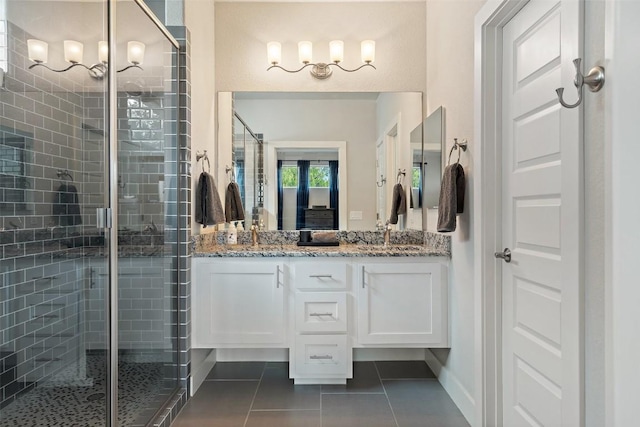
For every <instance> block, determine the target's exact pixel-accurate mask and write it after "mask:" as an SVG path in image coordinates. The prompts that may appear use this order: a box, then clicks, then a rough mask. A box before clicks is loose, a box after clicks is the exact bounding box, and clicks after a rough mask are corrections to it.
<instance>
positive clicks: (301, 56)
mask: <svg viewBox="0 0 640 427" xmlns="http://www.w3.org/2000/svg"><path fill="white" fill-rule="evenodd" d="M312 56H313V44H312V43H311V42H308V41H302V42H299V43H298V60H299V61H300V62H302V63H303V64H308V63H309V62H311V58H312Z"/></svg>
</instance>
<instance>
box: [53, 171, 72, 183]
mask: <svg viewBox="0 0 640 427" xmlns="http://www.w3.org/2000/svg"><path fill="white" fill-rule="evenodd" d="M56 175H57V176H58V178H69V180H70V181H73V176H71V174H70V173H69V171H68V170H66V169H65V170H62V169H60V170H59V171H58V172H56Z"/></svg>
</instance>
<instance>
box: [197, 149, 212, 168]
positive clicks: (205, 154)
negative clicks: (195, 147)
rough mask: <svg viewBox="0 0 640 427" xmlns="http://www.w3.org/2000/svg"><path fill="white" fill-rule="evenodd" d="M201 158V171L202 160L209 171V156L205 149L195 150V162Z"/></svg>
mask: <svg viewBox="0 0 640 427" xmlns="http://www.w3.org/2000/svg"><path fill="white" fill-rule="evenodd" d="M200 160H202V171H203V172H204V161H205V160H206V161H207V172H211V163H210V162H209V156H208V155H207V150H204V152H203V153H200V152H198V151H196V163H198V162H199V161H200Z"/></svg>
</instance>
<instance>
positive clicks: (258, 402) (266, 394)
mask: <svg viewBox="0 0 640 427" xmlns="http://www.w3.org/2000/svg"><path fill="white" fill-rule="evenodd" d="M288 373H289V370H288V365H287V363H274V362H268V363H265V362H220V363H217V364H216V366H215V367H214V368H213V370H212V371H211V372H210V373H209V375H208V376H207V379H206V381H205V382H204V383H203V384H202V386H201V387H200V389H199V390H198V392H197V393H196V395H195V396H193V397H192V398H191V399H190V400H189V402H188V403H187V405H185V407H184V408H183V410H182V412H181V413H180V415H178V417H177V419H176V421H174V423H173V424H172V427H467V426H469V424H468V423H467V421H466V420H465V418H464V417H463V416H462V414H461V413H460V411H459V410H458V408H457V407H456V406H455V404H454V403H453V401H452V400H451V398H450V397H449V396H448V395H447V393H446V392H445V391H444V389H443V388H442V386H441V385H440V383H438V381H437V380H436V379H435V375H434V374H433V372H431V370H430V369H429V368H428V366H427V365H426V364H425V363H424V362H420V361H408V362H355V363H354V375H353V379H352V380H348V382H347V385H343V386H338V385H333V386H324V385H323V386H313V385H304V386H302V385H294V384H293V381H292V380H290V379H289V378H288Z"/></svg>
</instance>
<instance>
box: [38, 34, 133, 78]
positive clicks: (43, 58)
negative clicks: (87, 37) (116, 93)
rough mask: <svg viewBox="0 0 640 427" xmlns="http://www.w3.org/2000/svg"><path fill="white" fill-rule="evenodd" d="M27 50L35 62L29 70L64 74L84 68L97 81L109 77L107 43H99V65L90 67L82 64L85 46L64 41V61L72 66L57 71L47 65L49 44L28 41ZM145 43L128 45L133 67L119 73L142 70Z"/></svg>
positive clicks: (76, 42)
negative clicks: (36, 68) (41, 68)
mask: <svg viewBox="0 0 640 427" xmlns="http://www.w3.org/2000/svg"><path fill="white" fill-rule="evenodd" d="M27 49H28V52H29V60H30V61H32V62H34V63H33V64H31V66H30V67H29V69H30V70H31V69H32V68H35V67H44V68H46V69H48V70H50V71H53V72H55V73H64V72H65V71H69V70H71V69H72V68H75V67H83V68H86V69H87V70H88V71H89V75H90V76H91V77H93V78H94V79H96V80H102V79H104V77H105V76H106V75H107V70H108V65H109V44H108V43H107V42H106V41H101V42H98V61H99V62H98V63H97V64H94V65H92V66H90V67H88V66H86V65H84V64H83V63H82V58H83V55H84V45H83V44H82V43H80V42H78V41H75V40H65V41H64V60H65V61H66V62H68V63H70V64H71V65H69V66H68V67H67V68H64V69H60V70H56V69H53V68H51V67H49V66H48V65H45V64H46V63H47V61H48V60H49V44H48V43H47V42H44V41H42V40H36V39H29V40H27ZM144 51H145V45H144V43H141V42H138V41H130V42H129V43H128V44H127V60H128V61H129V63H130V64H131V65H129V66H127V67H124V68H123V69H121V70H118V73H121V72H123V71H126V70H128V69H130V68H138V69H140V70H142V67H140V65H142V62H143V61H144Z"/></svg>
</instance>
